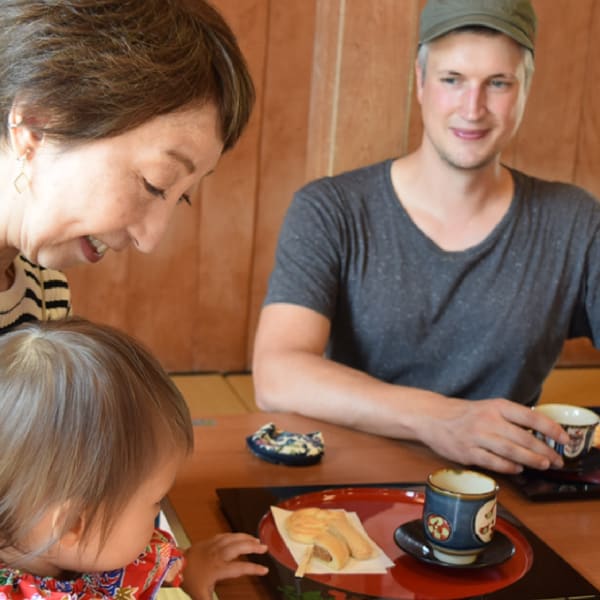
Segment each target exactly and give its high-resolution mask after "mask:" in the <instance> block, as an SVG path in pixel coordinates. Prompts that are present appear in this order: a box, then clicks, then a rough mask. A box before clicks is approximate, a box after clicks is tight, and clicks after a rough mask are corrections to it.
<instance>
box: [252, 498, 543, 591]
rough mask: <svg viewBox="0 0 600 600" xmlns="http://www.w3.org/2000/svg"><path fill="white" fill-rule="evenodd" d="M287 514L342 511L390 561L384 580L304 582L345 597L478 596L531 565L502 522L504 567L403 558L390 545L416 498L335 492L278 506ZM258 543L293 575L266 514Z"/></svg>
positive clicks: (524, 545)
mask: <svg viewBox="0 0 600 600" xmlns="http://www.w3.org/2000/svg"><path fill="white" fill-rule="evenodd" d="M278 506H280V507H281V508H285V509H288V510H295V509H298V508H303V507H309V506H317V507H321V508H343V509H345V510H348V511H353V512H356V513H357V514H358V516H359V517H360V519H361V521H362V523H363V525H364V527H365V529H366V531H367V533H368V534H369V536H370V537H371V538H372V539H373V540H374V541H375V543H377V544H378V545H379V546H380V547H381V548H382V549H383V551H384V552H385V553H386V554H387V555H388V556H389V557H390V559H392V560H393V561H394V563H395V564H394V567H392V568H391V569H389V570H388V572H387V573H386V574H385V575H371V574H370V575H336V574H331V575H317V574H307V575H305V577H306V578H309V579H312V580H314V581H318V582H320V583H322V584H323V585H325V586H327V587H330V588H334V589H338V590H344V591H346V592H350V593H355V594H361V595H367V596H371V597H385V598H389V599H394V600H451V599H455V598H468V597H472V596H482V595H486V594H490V593H491V592H494V591H496V590H499V589H502V588H504V587H506V586H508V585H510V584H512V583H514V582H516V581H518V580H519V579H521V578H522V577H523V576H524V575H525V574H526V573H527V572H528V571H529V569H530V568H531V566H532V564H533V551H532V549H531V546H530V544H529V542H528V541H527V539H526V538H525V537H524V536H523V535H522V534H521V533H520V532H519V531H518V530H517V529H516V528H515V527H514V526H513V525H511V524H510V523H508V522H507V521H506V520H504V519H502V518H501V517H500V518H499V519H498V522H497V525H496V526H497V528H498V530H499V531H502V533H504V534H505V535H506V536H507V537H508V538H509V539H510V540H511V541H512V543H513V544H514V547H515V553H514V555H513V556H512V557H511V558H510V559H509V560H508V561H506V562H504V563H502V564H500V565H496V566H489V567H484V568H479V569H452V568H448V567H444V566H436V565H431V564H426V563H424V562H421V561H419V560H418V559H416V558H413V557H411V556H409V555H408V554H405V553H404V552H403V551H402V550H401V549H400V548H399V547H398V546H397V545H396V543H395V542H394V537H393V535H394V531H395V530H396V528H397V527H398V526H399V525H402V524H403V523H406V522H408V521H412V520H414V519H417V518H419V517H420V516H421V513H422V511H423V494H422V493H421V492H416V491H411V490H403V489H390V488H339V489H330V490H322V491H317V492H311V493H307V494H302V495H300V496H295V497H293V498H289V499H287V500H284V501H282V502H279V503H278ZM258 534H259V537H260V539H261V540H262V541H263V542H264V543H265V544H267V546H268V547H269V553H270V554H271V556H272V557H273V558H274V559H275V560H276V561H278V562H279V563H281V564H283V565H284V566H285V567H287V568H288V569H290V570H292V571H294V570H295V568H296V563H295V561H294V559H293V558H292V555H291V554H290V552H289V551H288V549H287V547H286V546H285V544H284V542H283V540H282V538H281V536H280V535H279V532H278V531H277V528H276V526H275V522H274V520H273V517H272V515H271V513H270V511H269V512H268V513H266V514H265V515H264V517H263V518H262V519H261V521H260V523H259V526H258Z"/></svg>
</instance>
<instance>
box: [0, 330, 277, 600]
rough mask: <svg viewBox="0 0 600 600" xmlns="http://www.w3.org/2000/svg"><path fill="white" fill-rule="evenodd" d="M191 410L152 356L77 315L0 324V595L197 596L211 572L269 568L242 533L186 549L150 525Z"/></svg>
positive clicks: (204, 596) (201, 596) (203, 596)
mask: <svg viewBox="0 0 600 600" xmlns="http://www.w3.org/2000/svg"><path fill="white" fill-rule="evenodd" d="M192 446H193V432H192V424H191V420H190V415H189V412H188V409H187V406H186V404H185V401H184V400H183V398H182V397H181V395H180V393H179V392H178V391H177V388H176V387H175V386H174V384H173V383H172V382H171V380H170V378H169V377H168V376H167V374H166V373H165V372H164V371H163V370H162V368H161V367H160V365H159V363H158V362H157V361H156V359H154V358H153V357H152V356H151V355H150V354H149V353H148V352H147V351H146V350H144V349H143V348H142V347H141V346H140V345H139V344H138V343H137V342H135V341H134V340H132V339H131V338H129V337H128V336H127V335H125V334H123V333H119V332H118V331H116V330H114V329H112V328H109V327H107V326H102V325H94V324H92V323H90V322H88V321H85V320H82V319H69V320H65V321H50V322H45V323H44V322H39V323H33V324H28V325H26V326H24V327H21V328H19V329H17V330H15V331H13V332H10V333H7V334H5V335H3V336H1V337H0V599H1V600H13V599H14V600H18V599H22V598H36V597H37V598H39V597H40V596H41V597H43V598H50V599H51V600H63V599H65V600H69V599H71V600H75V599H77V600H79V599H86V600H88V599H91V598H94V599H99V598H119V599H120V600H133V599H135V598H141V599H144V600H146V599H151V598H153V597H154V595H155V594H156V592H157V591H158V588H159V587H160V585H161V584H162V583H169V584H171V585H179V583H181V584H182V588H183V589H184V590H185V591H186V592H187V593H188V594H189V595H190V596H191V597H192V598H193V599H194V600H208V599H209V598H211V596H212V590H213V587H214V584H215V582H216V581H218V580H220V579H223V578H225V577H237V576H239V575H243V574H253V575H263V574H265V573H266V571H267V569H266V568H265V567H263V566H260V565H257V564H253V563H251V562H248V561H246V560H237V559H238V557H240V555H243V554H247V553H263V552H265V551H266V547H265V546H264V545H262V544H260V542H259V541H258V540H256V539H255V538H253V537H251V536H248V535H246V534H224V535H221V536H217V537H215V538H213V539H212V540H209V541H208V542H204V543H200V544H195V545H193V546H192V548H190V550H189V551H188V552H187V553H186V555H185V556H184V553H183V552H181V551H180V550H178V549H177V548H176V547H175V545H174V543H173V541H172V539H171V538H170V536H169V535H168V534H166V533H164V532H161V531H159V530H157V529H155V528H154V521H155V517H156V516H157V514H158V512H159V510H160V501H161V499H162V498H163V497H164V496H165V494H166V493H167V492H168V490H169V488H170V487H171V485H172V483H173V480H174V477H175V473H176V471H177V468H178V466H179V465H180V463H181V462H182V460H183V459H184V458H185V456H186V455H187V454H188V453H189V452H190V451H191V450H192Z"/></svg>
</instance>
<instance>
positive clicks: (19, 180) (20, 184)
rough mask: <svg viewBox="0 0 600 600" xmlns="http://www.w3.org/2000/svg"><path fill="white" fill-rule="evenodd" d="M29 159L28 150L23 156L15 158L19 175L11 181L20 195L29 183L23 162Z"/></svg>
mask: <svg viewBox="0 0 600 600" xmlns="http://www.w3.org/2000/svg"><path fill="white" fill-rule="evenodd" d="M28 158H29V148H28V149H27V150H26V151H25V153H24V154H22V155H21V156H19V157H18V158H17V162H18V163H19V174H18V175H17V176H16V177H15V180H14V181H13V185H14V186H15V190H17V193H18V194H22V193H23V192H24V191H25V190H26V189H27V188H28V187H29V184H30V183H31V182H30V181H29V177H27V173H25V162H26V161H27V159H28Z"/></svg>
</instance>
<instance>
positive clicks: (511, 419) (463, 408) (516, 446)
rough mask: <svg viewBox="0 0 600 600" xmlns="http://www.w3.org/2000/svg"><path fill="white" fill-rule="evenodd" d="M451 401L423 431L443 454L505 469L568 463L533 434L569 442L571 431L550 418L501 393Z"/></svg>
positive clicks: (427, 420) (441, 406)
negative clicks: (535, 432)
mask: <svg viewBox="0 0 600 600" xmlns="http://www.w3.org/2000/svg"><path fill="white" fill-rule="evenodd" d="M447 400H448V402H447V403H440V404H438V407H437V408H438V414H436V415H435V416H431V413H429V414H428V415H427V416H426V417H424V421H423V423H422V428H421V435H420V438H421V440H422V441H423V443H425V444H427V445H428V446H429V447H430V448H431V449H432V450H434V451H435V452H437V453H438V454H440V455H441V456H445V457H448V458H449V459H451V460H453V461H456V462H459V463H462V464H466V465H476V466H480V467H484V468H486V469H491V470H493V471H498V472H500V473H520V472H521V471H522V470H523V467H530V468H532V469H542V470H545V469H548V468H550V467H554V468H560V467H562V466H563V463H562V459H561V458H560V456H559V455H558V454H557V453H556V452H554V450H552V449H551V448H550V447H549V446H548V445H547V444H545V443H544V442H543V441H541V440H538V439H537V438H536V437H535V436H534V435H533V433H532V431H539V432H540V433H543V434H544V435H546V436H548V437H550V438H552V439H554V440H556V441H558V442H560V443H563V444H564V443H567V442H568V437H569V436H568V435H567V433H566V432H565V431H564V429H563V428H562V427H561V426H560V425H559V424H558V423H556V422H554V421H552V420H551V419H549V418H548V417H546V416H544V415H542V414H540V413H539V412H537V411H535V410H531V408H528V407H525V406H522V405H520V404H516V403H515V402H511V401H509V400H505V399H501V398H497V399H491V400H479V401H468V400H458V399H455V398H448V399H447Z"/></svg>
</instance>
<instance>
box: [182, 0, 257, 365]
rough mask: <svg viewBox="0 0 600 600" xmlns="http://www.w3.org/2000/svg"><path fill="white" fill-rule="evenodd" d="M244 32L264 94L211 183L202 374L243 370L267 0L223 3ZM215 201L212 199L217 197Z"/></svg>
mask: <svg viewBox="0 0 600 600" xmlns="http://www.w3.org/2000/svg"><path fill="white" fill-rule="evenodd" d="M216 6H217V7H219V8H220V9H221V10H222V12H223V14H224V16H225V18H226V19H227V20H228V22H229V23H230V25H231V27H232V28H233V30H234V31H235V32H236V33H237V34H238V36H239V39H240V45H241V47H242V51H243V52H244V54H245V56H246V58H247V60H248V63H249V65H250V70H251V72H252V75H253V77H254V81H255V84H256V87H257V91H258V98H257V105H256V109H255V111H254V114H253V116H252V120H251V123H250V126H249V129H248V131H246V132H245V133H244V136H243V139H242V140H240V143H239V145H237V146H236V147H235V148H234V150H233V152H231V154H228V155H225V156H224V157H223V162H222V164H221V165H220V166H219V167H218V169H217V171H216V172H215V176H214V179H213V178H212V177H211V178H210V179H207V182H206V194H207V197H206V198H205V199H204V202H203V205H202V209H203V210H202V220H201V230H200V240H199V244H198V246H197V249H196V254H195V258H196V262H197V269H198V272H199V281H198V288H197V293H196V298H195V300H196V303H195V306H194V307H193V309H192V311H189V312H187V313H186V317H188V318H189V317H190V316H192V315H193V316H194V317H195V318H194V321H193V322H194V329H193V331H190V330H189V329H188V333H187V335H188V336H190V334H191V336H192V343H193V349H194V355H193V364H192V367H191V368H193V369H194V368H195V369H207V368H210V369H218V370H220V369H224V368H231V369H243V368H244V367H245V364H246V338H245V332H246V326H247V316H248V313H247V307H248V303H249V290H250V273H251V265H252V248H253V244H254V220H255V210H256V189H257V186H258V179H257V178H258V168H259V164H258V160H259V148H260V136H261V130H260V128H261V124H262V102H263V81H264V79H265V51H266V43H267V34H268V18H269V14H268V6H269V3H268V2H266V1H265V0H243V1H242V2H240V0H220V1H219V2H217V3H216ZM209 198H210V199H209Z"/></svg>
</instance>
